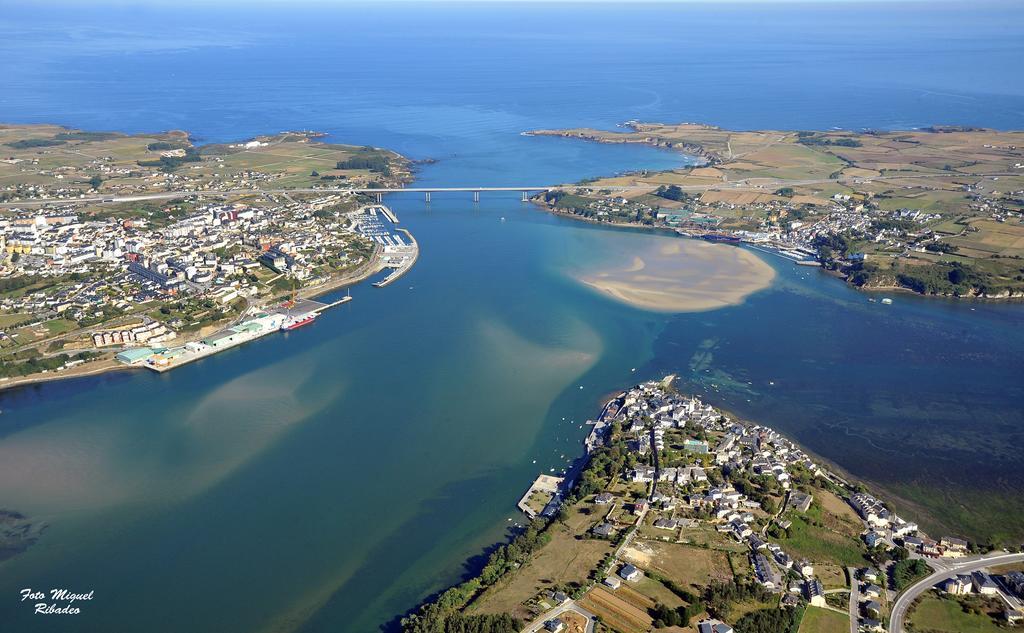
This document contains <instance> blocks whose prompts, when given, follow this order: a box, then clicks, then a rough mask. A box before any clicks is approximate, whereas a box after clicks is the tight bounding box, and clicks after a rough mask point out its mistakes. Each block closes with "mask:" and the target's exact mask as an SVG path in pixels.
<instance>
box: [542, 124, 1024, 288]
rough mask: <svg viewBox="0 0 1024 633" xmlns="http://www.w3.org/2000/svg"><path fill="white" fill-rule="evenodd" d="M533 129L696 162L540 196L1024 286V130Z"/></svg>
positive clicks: (608, 214)
mask: <svg viewBox="0 0 1024 633" xmlns="http://www.w3.org/2000/svg"><path fill="white" fill-rule="evenodd" d="M623 128H624V129H623V130H618V131H603V130H590V129H576V130H538V131H534V132H530V133H529V134H531V135H540V136H559V137H565V138H580V139H585V140H589V141H594V142H600V143H640V144H645V145H652V146H656V147H661V148H664V149H670V150H673V151H679V152H682V153H684V154H686V155H688V156H691V157H694V158H695V159H696V163H695V164H693V165H692V166H686V167H681V168H678V169H674V170H671V171H659V172H648V171H639V172H630V173H626V174H622V175H618V176H610V177H602V178H594V179H590V180H586V181H583V182H580V183H577V184H576V185H575V187H571V188H564V189H558V190H551V191H547V192H544V193H543V194H540V195H538V196H536V197H535V198H534V199H535V201H536V202H538V203H539V204H542V205H544V206H545V207H547V208H550V209H553V210H554V211H556V212H559V213H563V214H566V215H570V216H573V217H580V218H584V219H587V220H590V221H594V222H602V223H612V224H624V225H633V226H646V227H652V228H659V229H662V230H667V231H672V232H676V233H678V234H681V235H686V236H692V237H697V238H702V239H707V240H711V241H717V242H726V243H744V244H746V245H748V246H749V247H751V248H755V249H758V250H762V251H766V252H769V253H772V254H775V255H778V256H780V257H784V258H786V259H789V260H792V261H794V262H796V263H797V264H800V265H807V266H822V267H824V268H825V269H827V270H830V271H833V272H834V273H835V274H837V275H840V276H841V277H843V278H844V279H846V280H847V281H848V282H849V283H851V284H853V285H855V286H857V287H860V288H864V289H879V290H886V289H900V290H908V291H913V292H917V293H921V294H929V295H942V296H958V297H982V298H1012V297H1021V296H1024V222H1022V219H1024V215H1022V211H1024V135H1022V134H1021V133H1019V132H995V131H992V130H982V129H975V128H955V127H936V128H929V129H925V130H914V131H908V132H877V131H865V132H856V133H855V132H845V131H829V132H767V131H758V132H733V131H729V130H723V129H720V128H717V127H713V126H706V125H697V124H680V125H664V124H648V123H640V122H636V121H631V122H628V123H626V124H624V125H623Z"/></svg>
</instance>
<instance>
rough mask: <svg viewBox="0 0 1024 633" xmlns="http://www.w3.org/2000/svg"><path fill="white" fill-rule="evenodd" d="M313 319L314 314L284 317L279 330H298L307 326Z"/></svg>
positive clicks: (307, 313)
mask: <svg viewBox="0 0 1024 633" xmlns="http://www.w3.org/2000/svg"><path fill="white" fill-rule="evenodd" d="M315 318H316V312H306V313H304V314H296V315H294V316H289V317H286V318H285V320H284V321H283V322H282V323H281V330H282V331H285V332H287V331H288V330H294V329H296V328H300V327H302V326H303V325H309V324H310V323H312V322H313V319H315Z"/></svg>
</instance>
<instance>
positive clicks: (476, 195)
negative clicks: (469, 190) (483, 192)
mask: <svg viewBox="0 0 1024 633" xmlns="http://www.w3.org/2000/svg"><path fill="white" fill-rule="evenodd" d="M473 202H480V192H479V191H474V192H473Z"/></svg>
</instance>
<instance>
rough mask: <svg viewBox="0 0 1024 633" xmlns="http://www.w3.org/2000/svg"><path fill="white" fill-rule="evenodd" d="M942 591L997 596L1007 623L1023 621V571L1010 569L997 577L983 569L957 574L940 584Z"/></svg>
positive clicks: (957, 594)
mask: <svg viewBox="0 0 1024 633" xmlns="http://www.w3.org/2000/svg"><path fill="white" fill-rule="evenodd" d="M940 586H941V588H942V590H943V591H945V592H946V593H948V594H950V595H954V596H966V595H971V594H975V595H979V596H991V597H998V598H1000V599H1001V601H1002V603H1003V606H1004V608H1003V615H1004V617H1005V618H1006V621H1007V622H1008V623H1009V624H1018V623H1020V622H1024V608H1022V606H1024V603H1022V601H1021V600H1022V598H1024V573H1021V572H1019V571H1012V572H1009V573H1007V574H1006V575H1004V576H1002V577H999V579H998V580H997V577H996V576H993V575H992V574H989V573H987V572H984V571H975V572H971V573H970V574H957V575H956V576H953V577H952V578H948V579H947V580H946V581H945V582H943V583H942V584H941V585H940Z"/></svg>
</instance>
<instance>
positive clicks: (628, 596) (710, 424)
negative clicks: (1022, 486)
mask: <svg viewBox="0 0 1024 633" xmlns="http://www.w3.org/2000/svg"><path fill="white" fill-rule="evenodd" d="M672 380H673V377H672V376H669V377H666V378H665V379H663V380H661V381H650V382H646V383H643V384H640V385H637V386H635V387H632V388H630V389H628V390H626V391H624V392H622V393H620V394H618V395H617V396H615V397H614V398H612V399H611V400H610V401H609V402H608V403H607V405H606V406H605V407H604V409H603V410H602V412H601V414H600V415H599V416H598V417H597V418H596V419H595V420H592V421H589V422H588V423H589V424H590V425H591V430H590V432H589V434H588V436H587V438H586V439H585V442H584V444H585V450H586V455H585V457H584V458H583V459H582V460H581V461H580V462H579V463H578V464H577V466H576V467H574V468H572V469H570V470H569V471H568V472H567V473H565V474H564V476H563V477H553V476H551V475H547V474H542V475H540V476H538V478H537V481H536V482H534V484H533V485H532V486H531V487H530V489H529V490H528V491H527V493H526V495H524V497H523V499H522V500H521V501H520V506H519V507H520V509H521V510H523V512H524V513H525V514H526V515H527V517H529V520H530V523H529V524H528V527H527V528H526V531H525V532H523V533H521V534H520V535H518V536H517V537H515V538H514V539H513V540H512V542H511V543H510V544H509V545H508V546H505V548H503V549H501V550H499V551H498V552H497V553H495V554H493V555H492V556H491V558H490V560H489V561H488V564H487V565H486V566H485V568H484V570H483V572H481V574H480V576H479V577H477V578H475V579H473V580H471V581H469V582H468V583H465V584H463V585H460V586H458V587H455V588H453V589H451V590H449V592H446V593H445V594H442V595H441V596H440V597H439V598H438V599H437V601H436V602H434V603H431V604H428V605H426V606H425V607H423V608H421V610H420V611H419V612H417V613H416V614H414V615H412V616H410V617H409V618H407V620H406V621H405V630H407V631H425V630H433V629H430V628H429V625H430V623H437V622H441V621H446V618H447V619H449V620H454V621H457V620H459V619H460V618H465V619H467V620H468V619H472V618H477V619H481V618H483V619H488V618H491V619H493V618H499V617H501V618H512V620H514V621H515V622H517V623H518V624H516V625H515V626H514V627H512V628H508V629H506V628H494V629H488V630H510V631H511V630H515V631H519V630H521V631H524V632H528V633H534V632H543V631H550V632H552V633H558V632H560V631H578V632H583V631H586V632H593V631H618V632H620V633H635V632H640V631H651V630H654V629H665V630H675V631H696V632H699V633H733V632H734V631H735V632H737V633H757V632H762V631H763V632H766V633H767V632H773V633H774V632H784V631H786V632H792V633H797V632H798V631H799V632H800V633H831V632H833V631H835V632H843V633H845V632H846V631H850V632H852V633H856V632H857V631H862V632H884V631H891V632H893V633H902V631H927V630H928V622H929V619H931V618H939V619H941V618H949V617H952V618H953V620H952V621H953V622H959V623H960V624H959V626H963V627H965V628H964V629H963V630H968V629H967V628H966V627H974V628H970V629H969V630H979V631H988V630H992V631H997V630H1002V627H1005V626H1011V627H1012V626H1014V625H1016V624H1018V623H1020V622H1021V621H1022V619H1024V602H1022V599H1024V554H1022V553H1015V552H1008V551H1000V550H993V548H991V547H986V546H984V545H979V544H976V543H971V542H969V541H967V540H966V539H962V538H958V537H956V536H952V535H942V536H939V537H937V538H935V537H931V536H929V535H927V534H926V533H925V532H924V531H923V530H922V529H921V528H920V527H919V526H918V525H917V524H916V523H915V522H913V521H911V520H908V519H906V518H904V517H901V516H900V515H899V514H897V513H896V512H895V511H894V510H893V509H892V508H891V507H890V506H889V505H888V504H887V503H885V502H884V501H882V500H881V499H879V498H878V497H876V496H874V495H872V494H871V493H870V492H869V491H868V490H867V489H866V488H864V487H863V486H862V485H860V484H856V483H853V482H851V481H849V480H848V479H847V478H845V477H843V476H842V475H840V474H838V473H836V472H834V471H833V470H831V469H830V468H828V467H826V466H824V465H823V464H821V463H820V462H819V461H817V460H816V459H814V458H813V457H811V456H809V455H808V454H807V453H805V452H804V451H803V450H802V449H801V448H800V447H799V446H797V445H796V444H794V443H793V442H792V441H790V440H789V439H787V438H786V437H784V436H782V435H781V434H779V433H778V432H776V431H775V430H773V429H771V428H768V427H765V426H763V425H758V424H753V423H748V422H745V421H742V420H738V419H735V418H734V417H732V416H730V415H729V414H727V413H726V412H723V411H721V410H719V409H716V408H715V407H713V406H711V405H709V404H706V403H704V402H703V401H701V400H700V399H698V398H696V397H693V396H686V395H683V394H680V393H678V392H677V391H676V390H675V389H674V388H673V387H672ZM509 550H511V551H509ZM951 614H952V615H951ZM479 621H483V620H479ZM492 621H493V622H499V621H500V622H508V621H509V620H507V619H502V620H497V619H494V620H492ZM447 624H448V625H451V624H452V622H451V621H447ZM449 630H451V629H449ZM467 630H470V629H467ZM471 630H477V629H471ZM480 630H483V629H480Z"/></svg>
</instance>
